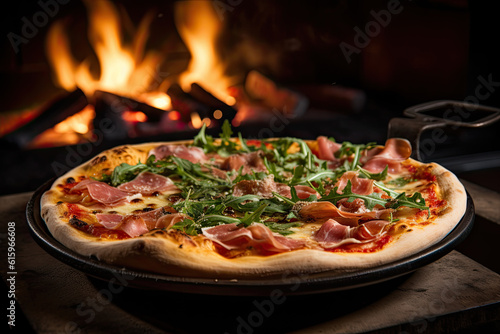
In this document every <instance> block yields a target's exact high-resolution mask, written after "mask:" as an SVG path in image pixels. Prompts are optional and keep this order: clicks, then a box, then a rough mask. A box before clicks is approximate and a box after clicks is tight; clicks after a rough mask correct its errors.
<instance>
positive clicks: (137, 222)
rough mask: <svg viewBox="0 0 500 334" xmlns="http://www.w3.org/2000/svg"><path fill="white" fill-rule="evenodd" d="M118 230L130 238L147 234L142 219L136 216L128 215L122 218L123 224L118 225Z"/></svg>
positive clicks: (147, 230) (146, 228)
mask: <svg viewBox="0 0 500 334" xmlns="http://www.w3.org/2000/svg"><path fill="white" fill-rule="evenodd" d="M120 229H121V230H122V231H123V232H125V233H127V234H128V235H129V236H131V237H132V238H134V237H138V236H140V235H142V234H144V233H147V232H149V229H148V227H147V225H146V222H145V221H144V219H142V218H141V217H139V216H137V215H128V216H125V217H124V218H123V222H122V224H121V225H120Z"/></svg>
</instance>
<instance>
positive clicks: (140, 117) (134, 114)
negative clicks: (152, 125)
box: [122, 111, 148, 123]
mask: <svg viewBox="0 0 500 334" xmlns="http://www.w3.org/2000/svg"><path fill="white" fill-rule="evenodd" d="M122 118H123V119H124V120H125V121H127V122H130V123H140V122H146V121H147V120H148V116H146V114H145V113H143V112H142V111H125V112H123V113H122Z"/></svg>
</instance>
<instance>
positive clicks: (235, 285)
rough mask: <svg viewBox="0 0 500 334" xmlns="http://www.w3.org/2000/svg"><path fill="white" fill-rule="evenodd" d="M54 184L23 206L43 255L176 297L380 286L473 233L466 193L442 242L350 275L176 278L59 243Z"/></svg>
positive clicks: (300, 292) (304, 292)
mask: <svg viewBox="0 0 500 334" xmlns="http://www.w3.org/2000/svg"><path fill="white" fill-rule="evenodd" d="M53 182H54V180H49V181H48V182H46V183H45V184H43V185H42V186H40V187H39V188H38V189H37V190H36V191H35V192H34V194H33V196H32V197H31V199H30V201H29V202H28V204H27V207H26V218H27V223H28V227H29V230H30V233H31V235H32V237H33V238H34V240H35V241H36V242H37V243H38V245H40V246H41V247H42V248H43V249H44V250H45V251H46V252H47V253H49V254H50V255H52V256H53V257H54V258H56V259H57V260H59V261H61V262H63V263H65V264H67V265H69V266H71V267H73V268H75V269H76V270H79V271H81V272H83V273H84V274H86V275H88V276H91V277H94V278H97V279H100V280H103V281H109V282H113V283H114V284H115V283H116V284H122V285H125V286H127V287H132V288H138V289H149V290H157V291H172V292H179V293H190V294H202V295H219V296H231V295H236V296H243V295H246V296H252V295H254V296H262V295H269V294H270V293H272V292H273V291H280V293H285V294H289V295H308V294H316V293H325V292H337V291H343V290H349V289H356V288H360V287H364V286H369V285H373V284H378V283H381V282H384V281H388V280H390V279H395V278H398V277H401V276H403V275H407V274H410V273H412V272H414V271H415V270H417V269H419V268H421V267H423V266H425V265H428V264H430V263H432V262H434V261H436V260H438V259H439V258H441V257H443V256H444V255H446V254H448V253H449V252H451V251H452V250H453V249H454V248H455V247H456V246H457V245H458V244H459V243H460V242H462V241H463V240H464V239H465V238H466V237H467V236H468V235H469V233H470V231H471V230H472V227H473V224H474V217H475V216H474V204H473V202H472V199H471V197H470V195H469V194H467V206H466V210H465V214H464V216H463V217H462V218H461V219H460V221H459V222H458V224H457V225H456V227H455V228H454V229H453V230H452V231H451V232H450V233H449V234H448V235H447V236H446V237H445V238H443V239H442V240H441V241H439V242H438V243H436V244H434V245H433V246H431V247H428V248H426V249H424V250H422V251H420V252H418V253H416V254H413V255H411V256H408V257H405V258H403V259H400V260H397V261H393V262H390V263H387V264H384V265H380V266H376V267H373V268H368V269H361V270H356V271H352V272H348V273H338V272H334V271H325V272H321V273H313V274H304V273H296V272H292V271H290V272H285V273H283V275H282V276H281V277H278V278H262V279H254V280H249V279H218V278H217V277H213V278H193V277H178V276H169V275H162V274H155V273H150V272H145V271H138V270H134V269H129V268H123V267H119V266H116V265H112V264H108V263H104V262H101V261H99V260H97V259H95V258H91V257H86V256H83V255H80V254H78V253H76V252H74V251H72V250H71V249H69V248H67V247H66V246H64V245H63V244H61V243H60V242H58V241H57V240H56V239H55V238H54V237H53V236H52V235H51V233H50V232H49V230H48V228H47V226H46V224H45V221H44V220H43V219H42V217H41V215H40V199H41V196H42V194H43V193H44V192H45V191H46V190H48V189H49V188H50V186H51V185H52V183H53Z"/></svg>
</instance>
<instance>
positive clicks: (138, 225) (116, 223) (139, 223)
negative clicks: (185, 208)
mask: <svg viewBox="0 0 500 334" xmlns="http://www.w3.org/2000/svg"><path fill="white" fill-rule="evenodd" d="M96 218H97V222H98V223H99V224H101V225H102V226H104V227H105V228H107V229H113V230H122V231H124V232H125V233H127V234H128V235H129V236H130V237H136V236H139V235H142V234H144V233H147V232H149V231H151V230H153V229H156V228H169V227H170V226H172V225H173V224H175V223H177V222H179V221H181V220H183V219H184V218H186V215H182V214H178V213H175V210H174V209H173V208H171V207H162V208H159V209H156V210H151V211H146V212H143V213H139V214H131V215H120V214H109V213H98V214H96Z"/></svg>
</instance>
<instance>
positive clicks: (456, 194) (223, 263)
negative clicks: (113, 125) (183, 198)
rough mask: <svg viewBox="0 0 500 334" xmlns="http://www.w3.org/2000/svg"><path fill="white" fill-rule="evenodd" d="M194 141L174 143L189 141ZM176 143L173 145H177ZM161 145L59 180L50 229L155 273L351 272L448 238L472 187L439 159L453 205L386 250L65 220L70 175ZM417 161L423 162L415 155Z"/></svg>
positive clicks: (108, 156)
mask: <svg viewBox="0 0 500 334" xmlns="http://www.w3.org/2000/svg"><path fill="white" fill-rule="evenodd" d="M190 142H191V141H182V142H174V143H175V144H187V143H190ZM171 143H172V142H170V143H169V144H171ZM160 144H165V143H146V144H141V145H133V146H131V145H126V146H121V147H118V148H114V149H111V150H108V151H105V152H103V153H101V154H100V155H98V156H97V157H95V158H94V159H92V160H90V161H89V162H87V163H84V164H82V165H81V166H79V167H77V168H75V169H73V170H71V171H70V172H68V173H67V174H65V175H63V176H61V177H60V178H59V179H57V180H56V181H55V182H54V184H53V186H52V188H51V189H50V190H49V191H47V192H46V193H44V195H43V196H42V199H41V214H42V218H43V219H44V220H45V222H46V224H47V227H48V229H49V231H50V233H51V234H52V235H53V236H54V238H55V239H56V240H58V241H59V242H61V243H62V244H63V245H64V246H66V247H68V248H69V249H71V250H73V251H75V252H77V253H79V254H81V255H84V256H89V257H96V258H97V259H99V260H101V261H103V262H106V263H110V264H114V265H117V266H123V267H125V268H129V269H137V270H141V271H146V272H152V273H161V274H166V275H173V276H183V277H193V278H195V277H196V278H199V277H203V278H214V279H215V278H221V279H223V278H227V279H232V278H239V279H243V278H245V279H260V278H264V277H266V278H267V277H272V276H281V275H283V273H287V272H288V273H290V272H293V273H305V274H311V273H317V272H323V271H330V272H333V273H334V272H338V273H342V272H347V271H353V270H358V269H365V268H373V267H376V266H378V265H382V264H386V263H390V262H393V261H396V260H399V259H403V258H405V257H408V256H410V255H413V254H415V253H417V252H419V251H421V250H423V249H426V248H428V247H430V246H432V245H434V244H436V243H437V242H439V241H440V240H442V239H443V238H444V237H445V236H446V235H447V234H448V233H449V232H450V231H451V230H453V228H454V227H455V226H456V225H457V224H458V222H459V221H460V219H461V218H462V216H463V215H464V213H465V209H466V201H467V197H466V192H465V189H464V187H463V185H462V184H461V183H460V182H459V180H458V179H457V177H456V176H455V175H454V174H452V173H451V172H449V171H448V170H446V169H445V168H443V167H442V166H440V165H437V164H434V163H432V164H428V165H430V172H431V173H432V174H433V175H435V176H436V182H437V183H438V184H439V187H440V189H441V191H442V197H443V198H444V199H445V200H446V201H447V206H446V207H445V208H444V210H442V211H441V214H440V215H439V217H437V218H436V219H435V221H433V222H432V223H431V224H429V225H426V226H424V227H420V228H413V230H412V231H411V232H405V233H403V234H402V235H400V236H399V239H398V240H396V242H391V243H390V244H388V245H387V246H386V247H384V248H383V249H381V250H379V251H376V252H372V253H334V252H326V251H321V250H313V249H305V250H295V251H290V252H286V253H280V254H276V255H272V256H262V257H261V256H245V257H239V258H234V259H228V258H225V257H223V256H221V255H219V254H218V253H216V252H214V251H213V250H212V248H211V242H208V243H203V244H202V245H201V246H200V247H196V246H191V245H190V243H189V242H186V243H183V245H182V246H180V244H179V240H178V238H177V239H176V238H174V237H172V236H169V235H167V236H159V235H156V234H153V235H147V236H143V237H138V238H131V239H125V240H118V241H113V240H101V239H96V238H93V237H91V236H88V235H87V234H85V233H84V232H81V231H79V230H77V229H75V228H73V227H72V226H71V225H70V224H68V223H67V222H65V221H64V220H63V217H64V215H63V212H61V205H58V204H57V184H59V183H62V182H63V181H64V180H66V179H67V178H68V177H73V178H75V179H77V177H78V176H80V175H86V176H88V177H90V176H93V177H101V173H100V171H103V169H106V168H111V169H112V168H113V167H114V166H116V165H118V164H120V163H122V162H127V163H129V164H136V163H138V162H139V161H141V162H144V161H145V159H146V158H147V152H148V151H149V150H150V149H151V148H153V147H155V146H157V145H160ZM411 163H412V164H417V165H418V164H420V163H419V162H417V161H413V160H411Z"/></svg>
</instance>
